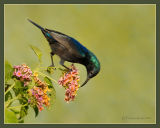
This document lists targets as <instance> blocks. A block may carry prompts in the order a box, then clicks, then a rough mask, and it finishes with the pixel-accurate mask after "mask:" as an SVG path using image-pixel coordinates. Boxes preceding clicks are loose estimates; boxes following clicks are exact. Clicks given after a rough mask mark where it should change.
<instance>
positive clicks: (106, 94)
mask: <svg viewBox="0 0 160 128" xmlns="http://www.w3.org/2000/svg"><path fill="white" fill-rule="evenodd" d="M27 18H30V19H31V20H33V21H35V22H36V23H38V24H40V25H42V26H43V27H46V28H49V29H54V30H57V31H60V32H62V33H65V34H67V35H70V36H72V37H74V38H75V39H77V40H78V41H80V42H81V43H82V44H83V45H84V46H86V47H87V48H88V49H90V50H91V51H92V52H93V53H95V55H96V56H97V57H98V59H99V60H100V63H101V71H100V73H99V74H98V75H97V76H96V77H95V78H93V79H91V80H90V81H89V82H88V83H87V85H86V86H84V87H83V88H80V89H79V91H78V95H77V97H76V99H75V101H74V102H70V103H69V104H68V103H66V102H65V101H64V93H65V91H64V89H63V88H60V87H59V85H57V84H54V85H55V89H56V93H57V94H56V95H57V99H56V103H55V105H54V106H52V109H51V110H44V111H42V112H40V114H39V116H38V117H37V118H35V116H34V111H33V110H32V109H30V110H29V114H28V116H27V117H26V118H25V123H155V5H5V59H7V60H8V61H9V62H10V63H11V64H13V65H16V64H21V63H26V64H27V65H29V66H30V67H32V68H34V67H36V65H37V64H38V60H37V58H36V56H35V55H34V53H33V51H32V50H31V49H30V48H29V44H32V45H34V46H37V47H38V48H39V49H41V50H42V52H43V66H45V67H47V66H49V65H50V64H51V60H50V54H49V53H50V47H49V45H48V42H47V41H46V39H45V38H44V36H43V35H42V33H41V31H40V30H39V29H37V28H36V27H35V26H33V25H32V24H31V23H29V22H28V21H27ZM54 61H55V64H56V66H59V57H57V56H55V57H54ZM66 64H67V65H70V63H66ZM76 66H77V67H78V69H79V70H80V76H81V83H82V82H83V81H84V80H85V78H86V71H85V67H83V66H81V65H79V64H76ZM59 75H60V74H59V72H58V71H56V72H55V74H54V75H53V78H54V79H56V80H58V78H59ZM130 118H132V119H130ZM133 118H134V119H133ZM138 118H143V119H138Z"/></svg>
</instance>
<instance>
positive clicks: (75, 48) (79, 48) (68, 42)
mask: <svg viewBox="0 0 160 128" xmlns="http://www.w3.org/2000/svg"><path fill="white" fill-rule="evenodd" d="M47 30H49V29H47ZM49 31H50V34H51V36H52V37H53V38H54V39H55V40H56V41H57V42H58V43H60V44H61V45H63V46H64V47H65V48H67V49H68V51H69V52H70V53H72V54H73V55H75V56H76V57H78V58H84V57H85V52H87V49H86V48H85V47H84V46H83V45H81V44H80V43H79V42H78V41H76V40H75V39H74V38H72V37H69V36H67V35H65V34H63V33H60V32H56V31H54V30H49Z"/></svg>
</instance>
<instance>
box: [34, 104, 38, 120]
mask: <svg viewBox="0 0 160 128" xmlns="http://www.w3.org/2000/svg"><path fill="white" fill-rule="evenodd" d="M33 109H34V112H35V117H37V116H38V113H39V110H38V107H37V105H35V106H33Z"/></svg>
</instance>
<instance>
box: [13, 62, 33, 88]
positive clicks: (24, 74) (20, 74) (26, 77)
mask: <svg viewBox="0 0 160 128" xmlns="http://www.w3.org/2000/svg"><path fill="white" fill-rule="evenodd" d="M32 75H33V74H32V71H31V69H30V68H29V67H28V66H27V65H26V64H21V65H16V66H14V72H13V76H15V77H16V78H17V79H19V80H20V81H22V82H24V86H27V85H28V84H29V82H30V81H31V77H32Z"/></svg>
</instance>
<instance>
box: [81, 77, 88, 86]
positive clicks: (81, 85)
mask: <svg viewBox="0 0 160 128" xmlns="http://www.w3.org/2000/svg"><path fill="white" fill-rule="evenodd" d="M89 79H90V78H89V77H88V76H87V79H86V81H85V82H84V83H83V84H82V85H81V86H80V87H83V86H84V85H85V84H86V83H87V82H88V81H89Z"/></svg>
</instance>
